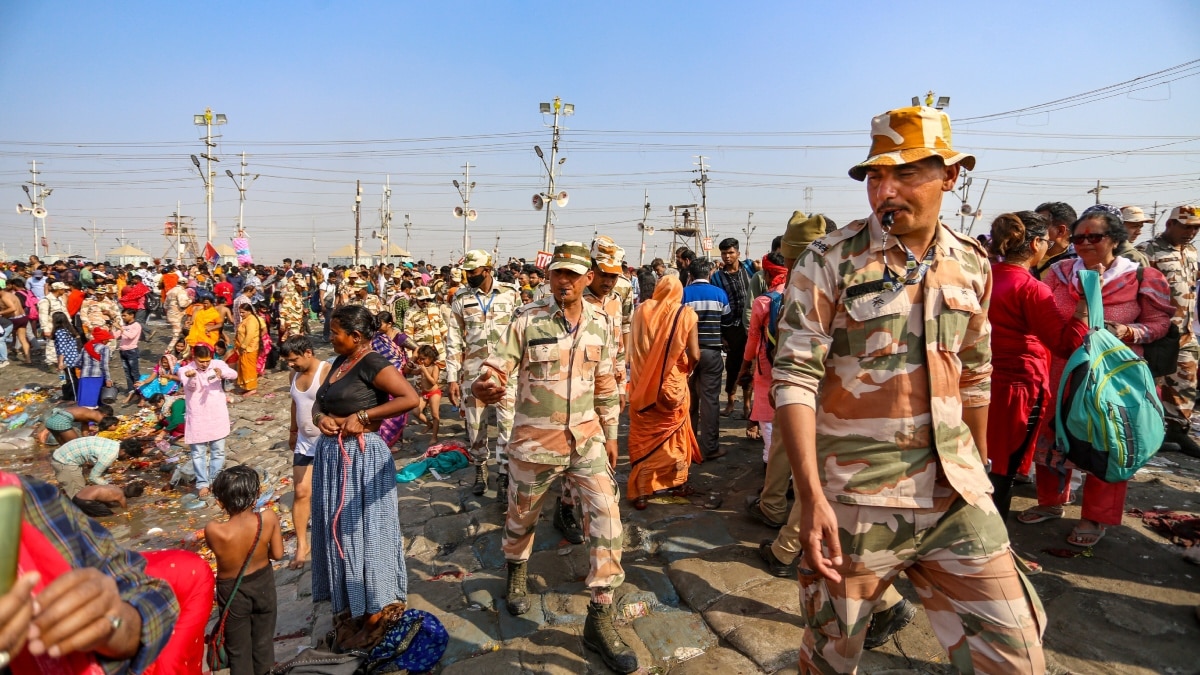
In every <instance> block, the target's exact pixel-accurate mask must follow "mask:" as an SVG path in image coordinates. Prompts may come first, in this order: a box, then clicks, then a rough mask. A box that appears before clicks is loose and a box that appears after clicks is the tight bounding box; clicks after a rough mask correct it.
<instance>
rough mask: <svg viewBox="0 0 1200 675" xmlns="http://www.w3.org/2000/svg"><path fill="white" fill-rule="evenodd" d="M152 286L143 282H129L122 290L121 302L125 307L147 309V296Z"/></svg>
mask: <svg viewBox="0 0 1200 675" xmlns="http://www.w3.org/2000/svg"><path fill="white" fill-rule="evenodd" d="M149 294H150V287H149V286H147V285H146V284H143V283H142V282H140V281H139V282H137V283H136V284H129V285H128V286H126V287H125V288H124V289H123V290H122V291H121V300H120V304H121V307H122V308H123V309H146V296H147V295H149Z"/></svg>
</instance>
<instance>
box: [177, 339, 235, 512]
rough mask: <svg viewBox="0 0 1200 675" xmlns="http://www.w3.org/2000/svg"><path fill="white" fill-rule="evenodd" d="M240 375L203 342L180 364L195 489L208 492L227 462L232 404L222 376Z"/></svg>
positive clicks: (203, 493) (185, 439) (203, 494)
mask: <svg viewBox="0 0 1200 675" xmlns="http://www.w3.org/2000/svg"><path fill="white" fill-rule="evenodd" d="M233 379H237V372H236V371H234V369H233V368H230V367H229V366H228V365H227V364H226V363H225V362H224V361H222V360H220V359H214V358H213V350H212V346H210V345H207V344H205V343H203V342H199V343H196V345H195V346H193V347H192V360H191V361H190V362H188V363H185V364H183V365H182V366H180V367H179V384H180V387H181V388H182V389H183V398H184V405H186V406H187V408H186V411H185V412H184V414H183V419H184V432H183V442H184V443H187V444H188V448H189V449H190V450H191V452H192V467H193V468H194V469H195V470H196V489H197V490H198V491H199V496H200V497H207V496H208V487H209V485H211V484H212V479H213V478H216V476H217V474H218V473H220V472H221V467H222V466H224V464H225V438H226V437H227V436H229V405H228V403H227V402H226V400H225V388H224V383H223V382H222V380H233Z"/></svg>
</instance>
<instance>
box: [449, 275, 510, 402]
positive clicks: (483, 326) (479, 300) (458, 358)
mask: <svg viewBox="0 0 1200 675" xmlns="http://www.w3.org/2000/svg"><path fill="white" fill-rule="evenodd" d="M520 306H521V293H520V291H518V290H517V287H516V286H514V285H512V284H504V283H500V282H499V281H493V282H492V290H491V292H490V293H488V294H487V295H486V296H484V295H482V294H481V293H479V292H477V291H476V290H475V289H474V288H471V287H469V286H468V287H463V288H460V289H459V290H458V293H455V294H454V300H453V302H451V303H450V314H451V316H452V317H453V321H451V322H450V332H449V334H448V335H447V339H446V380H447V381H448V382H458V381H459V378H460V376H461V375H463V374H465V376H466V377H469V378H471V379H474V378H475V376H476V375H478V374H479V369H480V367H481V366H483V360H484V359H486V358H487V357H488V356H491V354H492V352H493V351H495V349H496V347H497V346H498V345H499V344H500V340H502V339H503V338H504V333H505V331H507V330H508V324H509V323H510V322H511V321H512V317H513V312H515V311H516V309H517V308H518V307H520Z"/></svg>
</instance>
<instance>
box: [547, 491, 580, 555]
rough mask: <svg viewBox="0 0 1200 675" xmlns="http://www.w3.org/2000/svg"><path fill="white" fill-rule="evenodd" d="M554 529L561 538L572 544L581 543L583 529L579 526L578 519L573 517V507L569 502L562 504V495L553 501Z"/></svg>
mask: <svg viewBox="0 0 1200 675" xmlns="http://www.w3.org/2000/svg"><path fill="white" fill-rule="evenodd" d="M554 529H556V530H558V531H559V532H561V533H562V536H563V538H564V539H566V540H567V541H569V542H571V543H572V544H582V543H583V529H582V528H580V527H579V521H578V520H576V519H575V507H574V506H573V505H571V504H563V502H562V497H559V498H558V501H556V502H555V508H554Z"/></svg>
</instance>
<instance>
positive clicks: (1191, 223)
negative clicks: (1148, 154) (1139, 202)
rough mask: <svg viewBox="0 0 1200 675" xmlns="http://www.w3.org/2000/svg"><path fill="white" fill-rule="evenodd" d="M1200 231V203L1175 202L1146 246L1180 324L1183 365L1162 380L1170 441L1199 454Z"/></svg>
mask: <svg viewBox="0 0 1200 675" xmlns="http://www.w3.org/2000/svg"><path fill="white" fill-rule="evenodd" d="M1197 231H1200V207H1197V206H1192V205H1184V206H1176V207H1175V208H1173V209H1171V215H1170V217H1169V218H1167V226H1166V228H1165V229H1164V230H1163V232H1162V234H1160V235H1158V236H1157V237H1155V238H1154V239H1151V240H1150V241H1149V242H1147V243H1146V246H1145V248H1143V249H1142V251H1143V253H1145V254H1146V258H1147V259H1148V260H1149V261H1150V266H1151V267H1153V268H1155V269H1157V270H1158V271H1159V272H1162V273H1163V276H1165V277H1166V278H1167V283H1168V284H1170V286H1171V302H1172V303H1174V304H1175V317H1174V318H1173V319H1171V321H1173V322H1174V323H1175V326H1176V327H1178V328H1179V332H1180V336H1179V367H1178V368H1177V369H1176V371H1175V374H1174V375H1168V376H1166V377H1165V378H1163V380H1162V402H1163V411H1164V412H1165V413H1166V418H1167V436H1166V442H1168V443H1176V444H1178V445H1179V449H1180V451H1182V452H1184V453H1186V454H1188V455H1191V456H1192V457H1200V445H1198V444H1197V443H1196V441H1194V440H1193V439H1192V437H1191V435H1190V432H1191V429H1192V423H1191V419H1192V408H1193V407H1195V404H1196V358H1197V356H1200V346H1198V345H1197V343H1196V335H1195V334H1194V333H1193V332H1192V320H1193V318H1194V316H1195V314H1196V271H1197V262H1196V247H1195V246H1192V239H1194V238H1195V236H1196V232H1197Z"/></svg>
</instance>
